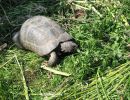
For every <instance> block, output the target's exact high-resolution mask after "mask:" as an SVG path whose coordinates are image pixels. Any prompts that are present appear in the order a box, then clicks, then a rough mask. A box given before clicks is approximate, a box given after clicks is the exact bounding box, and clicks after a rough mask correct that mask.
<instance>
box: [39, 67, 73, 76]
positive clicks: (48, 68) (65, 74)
mask: <svg viewBox="0 0 130 100" xmlns="http://www.w3.org/2000/svg"><path fill="white" fill-rule="evenodd" d="M41 68H43V69H45V70H47V71H50V72H52V73H54V74H58V75H63V76H70V75H71V74H68V73H65V72H61V71H57V70H54V69H52V68H50V67H46V66H45V65H43V66H41Z"/></svg>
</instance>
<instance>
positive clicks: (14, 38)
mask: <svg viewBox="0 0 130 100" xmlns="http://www.w3.org/2000/svg"><path fill="white" fill-rule="evenodd" d="M19 38H20V33H19V32H16V33H14V34H13V38H12V39H13V42H15V44H16V45H17V46H18V47H19V48H23V46H22V45H21V43H20V39H19Z"/></svg>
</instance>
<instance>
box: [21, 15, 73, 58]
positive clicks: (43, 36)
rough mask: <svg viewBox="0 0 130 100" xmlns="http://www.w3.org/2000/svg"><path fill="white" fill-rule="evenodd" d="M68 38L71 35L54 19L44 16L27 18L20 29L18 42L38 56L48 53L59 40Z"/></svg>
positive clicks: (62, 40)
mask: <svg viewBox="0 0 130 100" xmlns="http://www.w3.org/2000/svg"><path fill="white" fill-rule="evenodd" d="M70 39H72V37H71V36H70V35H69V34H68V33H67V32H65V31H64V30H63V29H62V28H61V27H60V26H59V25H58V24H57V23H56V22H55V21H53V20H51V19H49V18H47V17H44V16H34V17H32V18H30V19H28V20H27V21H25V22H24V23H23V25H22V27H21V30H20V42H21V44H22V45H23V47H24V48H26V49H28V50H31V51H33V52H36V53H37V54H39V55H40V56H43V55H47V54H49V53H50V52H51V51H52V50H54V49H55V48H56V47H57V46H58V45H59V43H60V42H64V41H68V40H70Z"/></svg>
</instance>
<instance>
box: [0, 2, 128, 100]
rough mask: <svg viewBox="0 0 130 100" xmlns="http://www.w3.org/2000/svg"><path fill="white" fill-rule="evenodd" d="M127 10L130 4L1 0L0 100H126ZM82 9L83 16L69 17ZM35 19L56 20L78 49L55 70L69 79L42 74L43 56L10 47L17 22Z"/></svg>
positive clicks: (43, 71) (43, 72)
mask: <svg viewBox="0 0 130 100" xmlns="http://www.w3.org/2000/svg"><path fill="white" fill-rule="evenodd" d="M129 6H130V1H129V0H111V1H109V2H108V1H107V0H99V1H97V0H93V1H88V2H84V1H83V0H82V1H81V2H78V0H75V1H74V2H72V3H68V2H67V1H65V0H55V1H54V0H21V1H14V0H8V1H4V0H1V1H0V40H1V41H2V39H3V40H4V41H5V42H7V43H8V48H6V49H5V50H3V51H2V52H1V53H0V100H8V99H9V100H24V99H25V100H28V99H32V100H43V99H44V100H49V99H52V100H75V99H77V100H84V99H88V100H90V99H92V100H94V99H95V100H97V99H99V100H111V99H112V100H119V99H120V98H124V100H127V99H128V100H130V95H129V94H130V78H129V77H130V66H129V59H128V58H127V56H128V54H129V50H128V49H127V48H126V45H127V44H128V43H129V42H130V38H129V37H128V36H129V28H130V26H129V19H130V14H129V11H130V8H129ZM81 8H82V9H84V10H85V16H82V17H81V18H77V19H76V18H74V15H75V14H74V12H75V10H76V9H81ZM39 14H40V15H44V16H47V17H50V18H51V19H53V20H55V21H57V22H58V23H59V24H60V25H61V26H62V27H63V28H64V29H65V30H66V31H67V32H68V33H69V34H70V35H72V36H73V37H74V39H75V40H76V43H77V44H78V45H79V48H78V50H77V52H76V53H75V54H73V55H70V56H67V57H65V58H64V59H62V60H61V62H60V64H58V65H57V66H56V67H54V69H56V70H59V71H63V72H67V73H70V74H71V76H70V77H63V76H60V75H54V74H52V73H49V72H48V71H45V70H43V69H41V68H40V66H41V63H42V62H43V61H45V60H47V59H46V58H45V57H39V56H38V55H37V54H35V53H33V52H30V51H25V50H21V49H19V48H17V47H16V46H15V45H14V43H13V42H12V39H11V38H12V34H13V33H15V32H17V31H18V30H19V29H20V27H21V25H22V23H23V22H24V21H25V20H26V19H28V18H29V17H31V16H34V15H39ZM4 41H3V42H4Z"/></svg>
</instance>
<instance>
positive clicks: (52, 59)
mask: <svg viewBox="0 0 130 100" xmlns="http://www.w3.org/2000/svg"><path fill="white" fill-rule="evenodd" d="M57 58H58V57H57V54H56V52H55V51H52V52H51V53H50V58H49V61H48V65H49V66H54V65H56V63H57Z"/></svg>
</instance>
